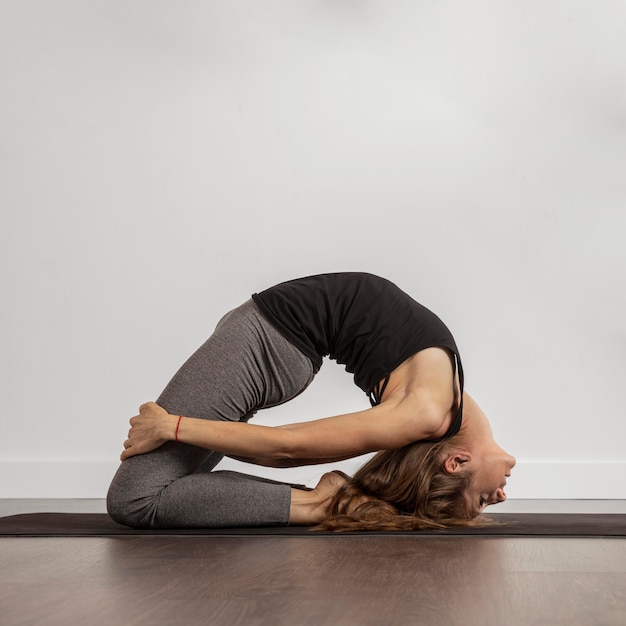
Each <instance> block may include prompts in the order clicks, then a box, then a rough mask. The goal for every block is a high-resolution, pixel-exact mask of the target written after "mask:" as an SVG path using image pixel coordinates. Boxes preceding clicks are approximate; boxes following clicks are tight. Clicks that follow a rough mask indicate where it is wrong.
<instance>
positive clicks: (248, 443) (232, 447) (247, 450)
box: [163, 415, 289, 467]
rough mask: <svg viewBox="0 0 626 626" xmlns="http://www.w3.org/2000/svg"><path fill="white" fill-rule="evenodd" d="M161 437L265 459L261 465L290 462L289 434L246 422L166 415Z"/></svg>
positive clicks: (232, 453) (277, 464) (249, 457)
mask: <svg viewBox="0 0 626 626" xmlns="http://www.w3.org/2000/svg"><path fill="white" fill-rule="evenodd" d="M164 426H165V430H164V432H163V435H164V438H166V439H170V440H176V427H178V441H180V442H182V443H190V444H193V445H195V446H200V447H201V448H207V449H210V450H217V451H218V452H221V453H222V454H226V455H228V456H234V457H240V458H243V457H246V458H248V459H256V460H258V461H261V460H264V461H265V463H263V464H267V465H269V464H272V465H274V466H276V467H286V465H282V464H281V461H287V460H288V459H289V433H286V432H284V431H281V429H279V428H273V427H270V426H259V425H256V424H248V423H246V422H222V421H213V420H203V419H197V418H192V417H183V418H182V419H180V422H179V417H178V416H172V415H170V416H168V420H167V421H166V423H165V425H164Z"/></svg>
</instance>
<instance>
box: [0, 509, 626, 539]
mask: <svg viewBox="0 0 626 626" xmlns="http://www.w3.org/2000/svg"><path fill="white" fill-rule="evenodd" d="M489 518H490V519H492V520H494V521H495V522H497V524H494V525H491V526H485V527H482V528H450V529H446V530H421V531H413V532H408V531H397V532H375V533H374V532H368V533H358V532H350V533H327V532H312V531H310V530H309V529H308V528H306V527H302V526H294V527H270V528H182V529H181V528H175V529H166V530H159V529H147V530H138V529H135V528H129V527H127V526H121V525H120V524H117V523H115V522H114V521H113V520H111V519H110V518H109V517H108V516H107V515H106V514H104V513H25V514H21V515H11V516H8V517H2V518H0V536H4V537H108V536H121V535H134V536H148V535H166V536H172V535H174V536H201V537H217V536H227V537H239V536H253V537H266V536H281V537H282V536H285V537H292V536H301V537H302V536H306V537H324V536H326V537H327V536H340V537H345V536H349V535H359V536H364V535H367V536H381V535H393V536H396V537H397V536H400V535H405V536H406V535H409V536H413V537H420V536H433V535H443V536H447V535H464V536H465V535H475V536H506V537H626V515H625V514H616V513H609V514H596V513H581V514H569V513H497V514H496V513H493V514H490V515H489Z"/></svg>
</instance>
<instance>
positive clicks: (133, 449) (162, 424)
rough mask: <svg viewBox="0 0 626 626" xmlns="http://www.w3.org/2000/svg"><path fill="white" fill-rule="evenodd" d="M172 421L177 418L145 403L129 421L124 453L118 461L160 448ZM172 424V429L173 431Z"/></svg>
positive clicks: (165, 439) (154, 405)
mask: <svg viewBox="0 0 626 626" xmlns="http://www.w3.org/2000/svg"><path fill="white" fill-rule="evenodd" d="M172 420H174V422H176V420H177V418H176V417H174V416H173V415H170V414H169V413H168V412H167V411H166V410H165V409H163V408H162V407H160V406H159V405H158V404H155V403H154V402H146V403H145V404H142V405H141V406H140V407H139V415H135V417H132V418H131V419H130V426H131V428H130V430H129V431H128V439H127V440H126V441H125V442H124V452H122V455H121V457H120V459H121V460H122V461H125V460H126V459H128V458H129V457H131V456H135V454H145V453H146V452H150V451H152V450H155V449H156V448H158V447H159V446H162V445H163V444H164V443H165V442H166V441H167V440H168V439H169V437H168V435H169V431H170V430H171V426H172ZM175 427H176V426H175V423H174V429H175Z"/></svg>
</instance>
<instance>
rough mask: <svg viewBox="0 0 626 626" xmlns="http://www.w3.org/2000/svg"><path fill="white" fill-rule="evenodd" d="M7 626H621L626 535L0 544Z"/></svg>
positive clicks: (0, 614) (0, 605)
mask: <svg viewBox="0 0 626 626" xmlns="http://www.w3.org/2000/svg"><path fill="white" fill-rule="evenodd" d="M5 514H6V513H5ZM0 624H2V625H3V626H17V625H26V624H32V625H36V626H40V625H41V626H46V625H57V624H59V625H60V624H63V625H68V624H69V625H72V624H81V625H82V624H89V625H100V624H102V625H105V624H106V625H110V624H119V625H122V626H126V625H128V626H130V625H135V624H150V625H152V626H160V625H166V624H167V625H178V624H181V625H187V624H189V625H194V624H218V625H225V626H230V625H239V624H241V625H246V626H247V625H257V624H258V625H265V624H267V625H268V626H269V625H275V624H276V625H282V624H285V625H290V626H298V625H311V626H321V625H326V624H328V625H329V626H330V625H333V626H344V625H345V626H351V625H355V626H357V625H358V626H361V625H370V624H371V625H377V626H378V625H387V624H389V625H392V624H398V625H402V626H404V625H405V624H423V625H425V626H427V625H431V624H432V625H436V626H441V625H443V624H446V625H449V624H451V625H456V624H458V625H461V624H463V625H464V626H473V625H481V626H485V625H487V626H488V625H491V624H493V625H497V626H506V625H513V626H514V625H517V624H520V625H534V624H536V625H538V626H539V625H541V626H558V625H560V624H563V625H567V626H576V625H581V626H583V625H584V626H590V625H607V626H608V625H611V626H612V625H615V626H618V625H619V626H623V625H624V624H626V539H619V538H613V539H601V538H592V539H590V538H586V539H544V538H514V539H512V538H499V537H419V536H415V537H388V536H379V537H371V536H362V537H340V536H339V537H261V538H259V537H237V538H232V537H230V538H226V537H224V538H221V537H193V536H187V537H159V536H151V537H132V536H130V537H124V536H121V537H103V538H26V537H24V538H0Z"/></svg>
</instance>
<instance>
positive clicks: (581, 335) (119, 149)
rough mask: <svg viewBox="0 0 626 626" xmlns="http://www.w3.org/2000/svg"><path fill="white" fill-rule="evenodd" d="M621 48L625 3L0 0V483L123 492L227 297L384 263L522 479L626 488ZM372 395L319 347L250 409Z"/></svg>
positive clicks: (311, 471)
mask: <svg viewBox="0 0 626 626" xmlns="http://www.w3.org/2000/svg"><path fill="white" fill-rule="evenodd" d="M625 40H626V5H625V4H624V3H623V2H620V1H618V0H597V1H596V2H593V3H591V2H586V1H582V0H568V1H567V2H566V1H564V0H558V1H557V0H550V1H547V2H545V1H542V2H539V1H538V0H531V1H527V2H512V1H507V0H504V1H503V0H476V1H474V2H465V0H449V1H435V0H430V1H415V0H402V1H400V0H397V1H394V2H386V1H383V0H369V1H368V0H362V1H357V0H334V1H331V0H308V1H306V0H305V1H302V2H291V1H286V0H272V1H269V0H230V1H229V2H217V1H211V0H186V1H182V2H166V1H164V0H134V1H133V0H124V1H122V0H118V1H113V0H109V1H104V0H91V1H90V2H81V1H79V0H66V1H62V0H56V1H52V2H49V1H47V0H29V1H23V0H12V1H11V0H0V112H1V115H0V183H1V184H0V211H1V223H0V229H1V230H0V248H1V249H0V254H1V260H2V264H1V268H0V272H1V279H2V282H1V285H2V306H1V307H0V316H1V318H0V333H1V336H0V345H1V346H2V348H1V354H0V359H1V361H0V367H1V370H0V380H1V385H2V388H1V397H2V413H1V420H2V422H1V436H0V471H1V472H2V474H1V478H0V497H102V496H104V493H105V490H106V486H107V484H108V480H109V479H110V477H111V475H112V473H113V472H114V470H115V468H116V466H117V462H116V459H117V456H118V454H119V452H120V451H121V444H122V441H123V439H124V438H125V434H126V431H127V428H128V427H127V420H128V418H129V417H130V416H131V415H133V414H134V413H135V411H136V408H137V406H138V405H139V404H140V403H141V402H143V401H145V400H147V399H153V398H155V397H156V396H157V395H158V393H159V391H160V390H161V388H162V387H163V386H164V385H165V384H166V383H167V381H168V379H169V377H170V376H171V375H172V374H173V373H174V371H175V370H176V369H177V368H178V366H179V365H180V364H181V363H182V361H183V360H184V359H185V358H186V357H187V356H188V355H189V354H190V353H191V352H192V351H193V350H194V349H195V348H196V347H197V345H199V343H201V342H202V341H203V340H204V339H205V337H206V336H207V335H208V334H209V333H210V331H211V330H212V328H213V326H214V324H215V322H216V321H217V319H218V318H219V317H220V316H221V314H222V313H223V312H225V311H226V310H227V309H229V308H231V307H232V306H234V305H236V304H239V303H240V302H241V301H243V300H244V299H246V298H247V297H248V296H249V294H250V293H251V292H253V291H255V290H258V289H262V288H264V287H267V286H269V285H271V284H274V283H276V282H279V281H281V280H285V279H288V278H292V277H296V276H301V275H306V274H311V273H317V272H324V271H340V270H364V271H370V272H374V273H378V274H381V275H384V276H387V277H389V278H390V279H392V280H394V281H395V282H396V283H397V284H399V285H400V286H401V287H403V288H404V289H405V290H406V291H408V292H410V293H411V294H412V295H413V296H414V297H416V298H417V299H418V300H420V301H422V302H423V303H424V304H426V305H427V306H429V307H431V308H433V309H434V310H435V311H436V312H437V313H438V314H439V315H441V316H442V317H443V318H444V319H445V320H446V322H447V323H448V325H449V326H450V327H451V328H452V329H453V331H454V333H455V335H456V338H457V341H458V343H459V346H460V348H461V352H462V356H463V359H464V364H465V369H466V373H467V388H468V390H469V391H470V392H471V393H473V395H474V396H475V397H476V398H477V400H478V401H479V403H481V404H482V406H483V408H484V409H485V410H486V411H487V412H488V414H489V415H490V417H491V420H492V423H493V427H494V430H495V432H496V435H497V438H498V439H499V440H500V442H501V443H502V445H503V446H504V447H506V448H508V449H510V450H511V451H512V452H513V453H514V454H515V455H516V456H517V457H518V461H519V462H518V467H517V468H516V471H515V476H514V478H512V479H511V481H510V489H509V497H518V498H525V497H532V498H542V497H557V498H558V497H563V498H566V497H575V498H626V480H624V478H626V463H625V455H624V452H623V446H624V440H625V439H626V425H625V424H626V419H625V418H626V415H625V409H624V375H625V373H626V372H625V356H626V321H625V320H626V306H625V305H626V295H625V293H624V287H623V285H624V279H623V276H624V273H625V271H626V254H625V252H624V245H623V242H622V239H623V237H624V233H625V232H626V231H625V228H624V227H625V225H626V224H625V222H626V213H625V208H624V207H625V201H626V176H625V175H624V172H625V171H626V46H624V41H625ZM365 406H367V401H366V398H365V396H364V395H363V394H362V393H361V392H360V391H359V390H358V389H356V387H352V386H351V383H350V376H349V375H347V374H346V373H345V372H343V371H342V370H341V368H339V367H338V366H336V365H335V364H332V363H328V364H325V366H324V368H323V370H322V373H321V374H320V376H319V379H318V380H316V382H315V383H314V384H313V386H312V387H311V389H310V390H309V392H308V393H307V394H305V395H303V396H301V397H300V398H299V399H298V400H297V401H295V402H294V403H290V404H289V405H288V406H286V407H281V408H280V409H277V410H275V411H272V412H266V414H265V415H263V416H259V419H262V420H264V421H265V422H266V423H273V422H275V421H277V420H282V421H296V420H304V419H308V418H312V417H317V416H320V415H328V414H333V413H336V412H341V411H344V410H352V409H358V408H362V407H365ZM350 467H354V464H352V465H351V466H350ZM246 470H247V471H250V470H251V468H250V467H246ZM284 472H285V471H284V470H283V473H282V474H280V476H283V477H286V479H288V480H302V481H312V480H314V479H315V478H316V476H317V475H318V474H319V473H320V472H321V469H320V468H304V469H302V470H299V471H295V472H294V471H293V470H291V471H289V472H288V474H285V473H284Z"/></svg>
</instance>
